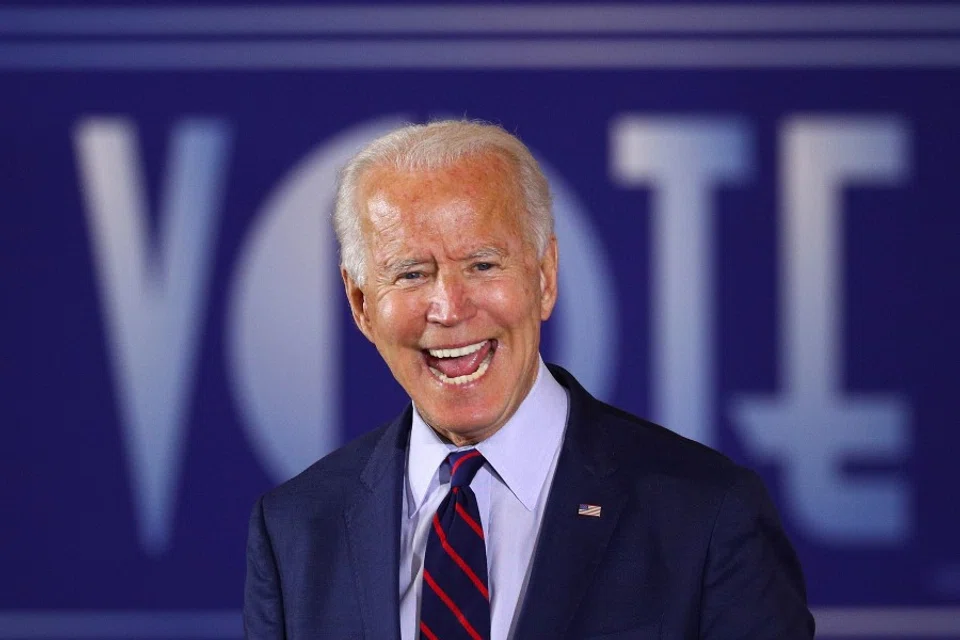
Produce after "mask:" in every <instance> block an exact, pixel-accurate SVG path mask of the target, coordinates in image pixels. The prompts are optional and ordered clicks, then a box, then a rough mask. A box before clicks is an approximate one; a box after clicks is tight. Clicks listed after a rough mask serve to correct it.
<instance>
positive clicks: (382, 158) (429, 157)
mask: <svg viewBox="0 0 960 640" xmlns="http://www.w3.org/2000/svg"><path fill="white" fill-rule="evenodd" d="M482 153H494V154H497V155H499V156H502V157H504V158H506V159H507V160H508V161H509V162H510V163H511V164H513V165H514V168H515V172H514V175H515V176H516V180H517V186H518V187H519V188H520V193H521V195H522V197H523V200H524V204H525V207H524V208H525V209H526V213H527V220H526V222H525V224H524V225H523V227H524V229H526V231H527V236H528V238H527V239H528V240H529V241H530V242H531V243H532V244H533V246H534V248H535V249H536V251H537V255H538V257H543V253H544V251H546V248H547V244H548V243H549V241H550V238H551V237H552V236H553V211H552V206H551V197H550V186H549V185H548V183H547V179H546V177H545V176H544V175H543V171H541V169H540V165H539V164H538V163H537V161H536V159H535V158H534V157H533V154H532V153H530V150H529V149H527V147H526V146H525V145H524V144H523V142H521V141H520V139H519V138H517V137H516V136H514V135H512V134H510V133H508V132H507V131H505V130H504V129H503V128H502V127H499V126H497V125H495V124H489V123H486V122H480V121H469V120H441V121H437V122H432V123H430V124H414V125H407V126H405V127H401V128H400V129H397V130H395V131H392V132H390V133H388V134H386V135H384V136H382V137H380V138H377V139H376V140H374V141H373V142H371V143H369V144H368V145H367V146H365V147H364V148H363V149H361V150H360V151H359V152H358V153H357V154H356V155H355V156H353V158H352V159H351V160H350V161H349V162H348V163H347V164H346V166H344V168H343V169H342V170H341V171H340V179H339V182H338V184H337V199H336V204H335V207H334V212H333V228H334V230H335V231H336V234H337V241H338V242H339V243H340V265H341V266H342V267H343V268H344V269H346V271H347V273H348V274H349V275H350V277H351V278H352V279H353V280H354V282H356V283H357V284H358V285H360V286H363V284H364V279H365V277H366V251H365V249H364V242H363V234H362V232H361V228H360V207H359V203H358V202H357V189H358V187H359V185H360V182H361V179H362V178H363V176H364V174H365V173H366V172H367V171H368V170H370V169H371V168H374V167H389V168H393V169H396V170H399V171H434V170H437V169H442V168H446V167H449V166H451V165H453V164H455V163H456V162H457V161H459V160H460V159H462V158H464V157H466V156H471V155H477V154H482Z"/></svg>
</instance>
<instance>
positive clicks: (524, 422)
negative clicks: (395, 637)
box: [400, 359, 570, 640]
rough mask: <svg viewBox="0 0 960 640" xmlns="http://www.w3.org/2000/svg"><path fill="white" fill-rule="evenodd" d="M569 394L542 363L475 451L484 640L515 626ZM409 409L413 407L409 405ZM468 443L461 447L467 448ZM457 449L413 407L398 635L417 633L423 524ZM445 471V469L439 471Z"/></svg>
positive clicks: (499, 637)
mask: <svg viewBox="0 0 960 640" xmlns="http://www.w3.org/2000/svg"><path fill="white" fill-rule="evenodd" d="M569 404H570V403H569V399H568V398H567V393H566V390H565V389H564V388H563V387H562V386H560V384H559V383H558V382H557V381H556V380H555V379H554V378H553V376H552V375H551V374H550V371H549V370H548V369H547V367H546V365H544V364H543V360H542V359H541V360H540V367H539V369H538V371H537V379H536V380H535V381H534V383H533V387H532V388H531V389H530V393H529V394H527V397H526V398H524V400H523V402H521V403H520V406H519V407H518V408H517V411H516V413H514V414H513V416H512V417H511V418H510V419H509V420H508V421H507V423H506V424H504V425H503V426H502V427H501V428H500V429H499V430H498V431H497V432H496V433H494V434H493V435H492V436H490V437H489V438H487V439H486V440H484V441H483V442H480V443H478V444H477V445H475V446H476V448H477V449H478V450H479V451H480V453H482V454H483V457H484V458H485V459H486V462H485V463H484V465H483V467H481V468H480V470H479V471H478V472H477V475H476V476H475V477H474V479H473V482H471V483H470V488H471V489H473V492H474V494H475V495H476V497H477V506H478V508H479V511H480V520H481V525H482V526H483V530H484V536H485V539H486V543H487V576H488V582H489V585H488V587H489V589H490V634H491V640H508V638H510V636H511V633H512V630H513V629H514V627H515V626H516V622H517V615H518V614H519V613H520V605H521V604H522V602H523V596H524V592H525V591H526V586H527V580H528V579H529V576H530V565H531V563H532V561H533V552H534V549H535V547H536V541H537V535H538V533H539V532H540V523H541V522H542V521H543V513H544V508H545V505H546V501H547V494H548V493H549V492H550V485H551V483H552V482H553V474H554V471H555V470H556V467H557V459H558V458H559V457H560V445H561V444H562V443H563V432H564V429H565V428H566V424H567V412H568V408H569ZM414 409H416V407H414ZM466 448H471V447H461V449H466ZM457 450H458V448H457V447H455V446H453V445H452V444H450V443H448V442H445V441H444V440H442V439H441V438H440V436H438V435H437V433H436V432H435V431H434V430H433V429H432V428H430V427H429V426H428V425H427V424H426V423H425V422H424V421H423V418H421V417H420V414H419V413H418V412H417V411H416V410H414V412H413V426H412V431H411V433H410V447H409V449H408V451H407V468H406V473H405V479H406V482H405V485H406V486H405V491H404V492H403V513H402V516H401V524H400V637H401V638H402V640H416V638H418V637H419V630H418V627H419V620H420V590H421V583H422V577H423V556H424V553H425V551H426V548H427V535H428V532H429V529H430V521H431V520H432V518H433V514H434V513H436V511H437V508H438V507H439V506H440V503H441V502H442V501H443V499H444V497H446V495H447V492H448V491H449V489H450V487H449V482H450V480H449V478H447V477H444V478H442V479H441V477H440V465H441V463H442V462H443V461H444V460H445V459H446V457H447V455H448V454H449V453H450V452H452V451H457ZM443 475H444V476H446V475H447V474H443Z"/></svg>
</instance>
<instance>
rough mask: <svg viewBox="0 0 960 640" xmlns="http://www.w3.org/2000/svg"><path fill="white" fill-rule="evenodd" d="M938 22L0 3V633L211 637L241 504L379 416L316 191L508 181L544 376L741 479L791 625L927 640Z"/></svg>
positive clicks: (948, 433) (950, 248)
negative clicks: (567, 373)
mask: <svg viewBox="0 0 960 640" xmlns="http://www.w3.org/2000/svg"><path fill="white" fill-rule="evenodd" d="M958 69H960V7H958V6H956V5H951V4H931V5H917V4H914V3H883V4H867V3H857V4H849V5H846V4H834V5H829V6H826V5H815V4H814V5H780V4H769V3H763V4H757V5H725V4H711V5H679V4H670V5H664V4H651V5H644V4H632V5H626V4H619V5H608V6H599V7H598V6H591V5H577V4H552V5H545V4H528V5H504V4H496V5H494V4H470V5H462V6H459V7H447V6H439V5H437V6H433V5H418V6H405V5H402V4H395V5H382V6H376V7H374V6H369V5H357V6H352V7H345V6H339V5H337V6H334V5H330V6H326V5H322V4H315V5H310V6H305V5H298V6H285V5H275V6H274V5H271V6H265V5H249V4H242V5H241V4H225V3H211V4H208V5H203V6H200V5H190V6H187V5H183V6H180V7H177V6H171V5H152V4H151V3H146V2H145V3H140V4H137V5H130V6H117V5H113V6H112V7H111V8H103V7H101V8H96V7H92V6H89V5H86V4H84V5H82V6H81V5H80V4H79V3H78V4H77V5H76V6H74V7H71V6H69V5H62V4H61V5H57V8H53V7H52V6H51V7H45V6H44V5H43V4H42V3H33V4H31V5H30V6H29V7H26V6H25V7H20V8H18V7H15V6H7V7H4V8H0V97H2V99H0V194H2V203H3V213H2V218H0V220H2V226H0V269H2V270H0V273H2V278H0V299H2V300H3V304H2V313H0V332H2V336H3V338H2V345H3V350H2V352H0V362H2V367H0V375H2V378H0V389H2V407H3V410H2V411H3V412H2V414H0V415H2V416H3V419H2V424H3V437H2V441H0V442H2V445H0V470H2V471H0V480H2V482H0V506H2V511H0V570H2V573H3V576H4V578H3V579H2V580H0V638H71V637H102V638H121V637H122V638H134V637H136V638H140V637H143V638H147V637H151V638H153V637H171V638H172V637H176V638H235V637H239V636H240V635H241V630H240V623H239V613H238V612H239V607H240V604H241V595H242V583H243V573H244V541H245V536H246V521H247V515H248V513H249V508H250V506H251V504H252V502H253V500H254V499H255V497H256V496H257V495H258V494H259V493H261V492H263V491H265V490H266V489H268V488H269V487H271V486H274V485H275V484H277V483H279V482H281V481H283V480H284V479H286V478H288V477H290V476H291V475H293V474H295V473H296V472H298V471H300V470H302V469H303V468H304V467H306V466H307V465H308V464H309V463H310V462H311V461H313V460H315V459H316V458H318V457H320V456H321V455H323V454H324V453H325V452H327V451H329V450H331V449H332V448H334V447H336V446H337V445H339V444H340V443H342V442H344V441H346V440H347V439H349V438H352V437H354V436H356V435H358V434H360V433H362V432H364V431H367V430H369V429H371V428H373V427H375V426H377V425H379V424H380V423H382V422H384V421H386V420H388V419H390V418H391V417H393V416H394V415H395V414H396V413H398V412H399V411H400V410H401V409H402V407H403V404H404V402H405V398H404V395H403V393H402V390H401V389H399V387H398V386H397V385H396V384H395V383H394V382H393V380H392V378H391V377H390V375H389V372H388V371H387V369H386V367H385V366H384V365H383V364H382V362H381V361H380V359H379V357H378V356H377V354H376V352H375V350H374V349H373V348H372V347H371V346H370V345H368V344H367V343H366V342H365V341H364V340H363V338H362V336H361V335H360V334H359V332H358V331H356V329H355V328H354V327H353V326H352V323H351V321H350V319H349V315H348V313H347V308H346V304H345V301H344V299H343V294H342V290H341V285H340V284H339V275H338V273H337V268H336V253H335V244H334V241H333V239H332V233H331V231H330V229H329V225H328V222H327V217H328V215H329V212H330V208H331V198H332V190H333V181H334V179H335V172H336V170H337V168H338V167H339V166H340V165H341V164H342V162H343V161H344V160H345V159H346V158H347V157H349V155H350V154H351V153H352V152H353V151H355V150H356V149H357V148H358V146H360V145H361V144H363V143H364V142H365V141H367V140H369V139H370V138H372V137H373V136H375V135H377V134H379V133H380V132H383V131H385V130H387V129H389V128H390V127H393V126H396V125H397V124H399V123H402V122H407V121H423V120H427V119H431V118H436V117H446V116H464V115H466V116H468V117H472V118H481V119H485V120H490V121H494V122H499V123H501V124H503V125H504V126H505V127H506V128H508V129H509V130H511V131H514V132H516V133H518V134H519V135H520V136H521V137H522V138H523V139H524V141H526V142H527V143H528V144H529V146H530V147H531V148H532V149H533V150H534V152H535V153H536V155H537V156H538V158H540V160H541V161H542V163H543V165H544V167H545V168H546V170H547V172H548V174H549V176H550V178H551V181H552V184H553V187H554V190H555V197H556V215H557V220H558V234H559V237H560V254H561V293H560V296H561V298H560V305H559V308H558V311H557V313H556V315H555V317H554V319H552V320H551V321H550V322H549V323H548V324H547V325H546V328H545V332H546V335H545V345H544V354H545V356H546V358H547V360H552V361H558V362H561V363H563V364H564V365H566V366H567V367H569V368H570V369H571V370H572V371H573V372H574V373H575V374H576V375H578V376H579V377H580V378H581V380H582V381H583V382H584V383H585V386H587V388H588V389H590V390H591V391H593V392H594V393H595V394H596V395H598V396H600V397H602V398H604V399H606V400H608V401H611V402H613V403H615V404H617V405H619V406H621V407H624V408H625V409H627V410H630V411H632V412H635V413H638V414H640V415H644V416H647V417H650V418H651V419H654V420H657V421H659V422H662V423H663V424H665V425H667V426H669V427H671V428H673V429H674V430H676V431H679V432H681V433H684V434H686V435H689V436H690V437H694V438H696V439H698V440H701V441H703V442H705V443H708V444H710V445H712V446H715V447H717V448H719V449H721V450H722V451H724V452H726V453H727V454H728V455H730V456H732V457H733V458H735V459H737V460H739V461H741V462H743V463H744V464H747V465H749V466H751V467H754V468H756V469H758V470H759V471H760V472H761V473H762V475H763V476H764V478H765V479H766V481H767V484H768V486H769V487H770V489H771V492H772V493H773V495H774V497H775V499H776V501H777V503H778V505H779V507H780V510H781V514H782V517H783V520H784V523H785V525H786V527H787V529H788V530H789V532H790V535H791V538H792V540H793V541H794V543H795V545H796V547H797V549H798V551H799V553H800V556H801V559H802V561H803V565H804V569H805V572H806V576H807V580H808V584H809V591H810V598H811V602H812V604H813V605H814V606H815V607H816V613H817V616H818V619H819V622H820V628H821V630H822V632H823V633H822V637H860V638H866V637H877V638H880V637H884V638H893V637H895V638H902V639H906V638H912V637H939V638H960V550H958V548H957V544H956V541H957V540H958V538H960V516H958V507H960V504H958V501H957V498H956V490H957V480H958V473H957V467H956V455H955V452H956V450H957V449H958V448H960V432H958V430H957V429H955V428H954V427H953V424H954V423H953V421H954V420H955V419H956V418H955V416H956V412H957V409H958V401H957V396H958V384H957V383H958V375H957V373H956V363H957V362H958V361H960V339H958V337H957V333H958V332H957V327H958V326H960V300H958V292H960V287H958V284H957V274H958V271H960V251H958V241H960V217H958V215H957V212H958V210H960V180H958V167H960V162H958V159H957V155H958V150H960V121H958V113H960V88H958V87H960V74H958Z"/></svg>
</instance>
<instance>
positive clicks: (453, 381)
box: [430, 343, 493, 385]
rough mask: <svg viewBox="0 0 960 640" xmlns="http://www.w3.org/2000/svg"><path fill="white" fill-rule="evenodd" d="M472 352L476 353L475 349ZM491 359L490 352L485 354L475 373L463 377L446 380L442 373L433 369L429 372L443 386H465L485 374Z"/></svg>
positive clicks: (491, 354)
mask: <svg viewBox="0 0 960 640" xmlns="http://www.w3.org/2000/svg"><path fill="white" fill-rule="evenodd" d="M481 344H482V343H481ZM454 351H455V349H454ZM474 351H476V349H474ZM492 359H493V352H492V351H491V352H490V353H488V354H487V357H486V358H484V359H483V362H481V363H480V366H479V367H478V368H477V370H476V371H474V372H473V373H469V374H467V375H465V376H459V377H456V378H448V377H447V376H446V375H445V374H444V373H443V371H440V370H438V369H434V368H433V367H430V371H431V372H432V373H433V375H435V376H437V377H438V378H439V379H440V382H443V383H444V384H456V385H460V384H467V383H468V382H473V381H474V380H476V379H477V378H479V377H480V376H482V375H483V374H485V373H486V372H487V368H488V367H489V366H490V361H491V360H492Z"/></svg>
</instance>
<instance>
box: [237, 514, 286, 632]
mask: <svg viewBox="0 0 960 640" xmlns="http://www.w3.org/2000/svg"><path fill="white" fill-rule="evenodd" d="M243 629H244V637H245V638H246V639H247V640H283V639H284V638H286V634H285V632H284V621H283V595H282V593H281V591H280V573H279V571H278V570H277V559H276V556H275V555H274V552H273V545H272V543H271V542H270V534H269V532H268V531H267V523H266V519H265V517H264V513H263V498H262V497H261V498H260V499H259V500H257V503H256V504H255V505H254V507H253V512H252V513H251V514H250V528H249V533H248V536H247V579H246V584H245V586H244V595H243Z"/></svg>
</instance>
